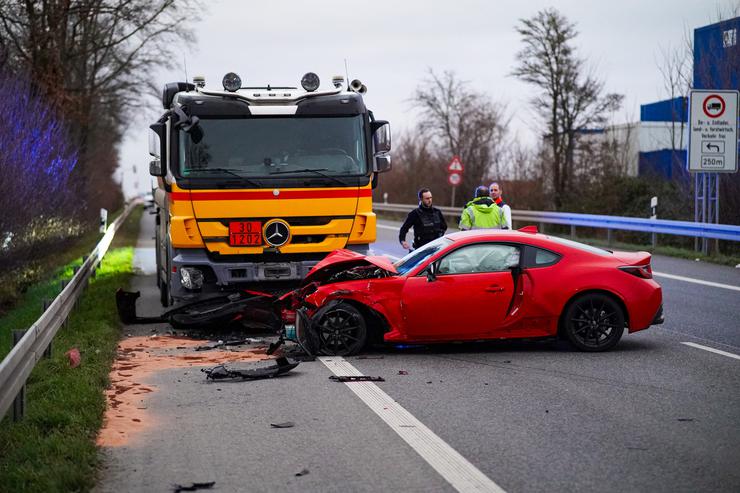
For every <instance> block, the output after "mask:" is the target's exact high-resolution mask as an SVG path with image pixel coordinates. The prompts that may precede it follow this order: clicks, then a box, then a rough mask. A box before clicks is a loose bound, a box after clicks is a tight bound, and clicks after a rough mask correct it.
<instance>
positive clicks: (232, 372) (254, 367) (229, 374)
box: [200, 357, 299, 380]
mask: <svg viewBox="0 0 740 493" xmlns="http://www.w3.org/2000/svg"><path fill="white" fill-rule="evenodd" d="M298 364H299V362H298V361H290V360H289V359H288V358H285V357H280V358H277V359H276V360H275V364H273V365H270V366H260V364H259V363H241V364H239V363H224V364H221V365H218V366H214V367H213V368H203V369H201V370H200V371H202V372H204V373H205V374H206V379H208V380H223V379H226V378H231V379H239V378H240V379H242V380H257V379H261V378H273V377H277V376H280V375H283V374H285V373H287V372H289V371H290V370H292V369H293V368H295V367H296V366H298Z"/></svg>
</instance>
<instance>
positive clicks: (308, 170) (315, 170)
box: [270, 168, 347, 187]
mask: <svg viewBox="0 0 740 493" xmlns="http://www.w3.org/2000/svg"><path fill="white" fill-rule="evenodd" d="M322 171H329V168H300V169H293V170H283V171H271V172H270V174H271V175H286V174H291V173H315V174H317V175H319V176H323V177H324V178H329V179H330V180H334V181H335V182H337V183H339V184H340V185H342V186H345V187H346V186H347V184H346V183H345V182H343V181H342V180H340V179H339V178H337V177H335V176H331V175H327V174H326V173H322Z"/></svg>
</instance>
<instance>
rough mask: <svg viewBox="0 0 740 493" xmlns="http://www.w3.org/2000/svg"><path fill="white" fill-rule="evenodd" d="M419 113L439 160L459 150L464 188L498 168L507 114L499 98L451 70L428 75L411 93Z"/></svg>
mask: <svg viewBox="0 0 740 493" xmlns="http://www.w3.org/2000/svg"><path fill="white" fill-rule="evenodd" d="M411 101H412V103H413V105H414V106H415V107H416V108H417V109H419V111H420V113H421V123H420V125H419V127H420V129H421V131H422V133H423V134H424V135H427V136H428V137H429V138H430V140H431V141H432V143H433V146H434V147H433V149H434V150H435V151H436V152H437V153H438V154H439V155H440V157H441V158H442V160H443V162H448V161H449V160H450V159H451V158H452V156H459V157H460V159H461V160H462V162H463V164H464V166H465V172H464V173H463V183H462V188H463V190H472V189H473V188H474V187H475V186H476V185H480V184H481V183H482V182H483V180H484V179H486V178H487V177H488V176H489V175H490V174H491V173H493V174H495V175H498V174H499V173H500V172H501V162H502V159H503V156H504V149H505V147H506V136H507V133H508V126H509V119H508V117H507V116H506V115H505V108H504V106H503V105H501V104H500V103H495V102H493V101H491V100H490V99H489V98H488V97H487V96H485V95H483V94H480V93H478V92H475V91H473V90H471V89H470V88H469V87H468V84H467V82H465V81H461V80H459V79H458V78H457V77H456V75H455V74H454V72H449V71H446V72H444V73H443V74H442V75H441V76H438V75H437V74H435V73H434V71H432V70H431V69H430V70H429V77H428V78H427V79H426V80H425V81H424V82H423V83H422V84H421V85H420V86H419V87H418V88H417V89H416V92H415V93H414V96H413V97H412V98H411Z"/></svg>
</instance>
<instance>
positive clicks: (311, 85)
mask: <svg viewBox="0 0 740 493" xmlns="http://www.w3.org/2000/svg"><path fill="white" fill-rule="evenodd" d="M320 83H321V81H320V79H319V76H318V75H316V74H315V73H313V72H308V73H306V75H304V76H303V78H302V79H301V87H303V89H305V90H306V92H314V91H315V90H316V89H318V88H319V84H320Z"/></svg>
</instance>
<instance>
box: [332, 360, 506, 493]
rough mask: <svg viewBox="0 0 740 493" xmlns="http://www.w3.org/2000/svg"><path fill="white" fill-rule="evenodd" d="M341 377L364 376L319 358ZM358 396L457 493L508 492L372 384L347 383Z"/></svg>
mask: <svg viewBox="0 0 740 493" xmlns="http://www.w3.org/2000/svg"><path fill="white" fill-rule="evenodd" d="M319 360H321V362H322V363H324V365H326V367H327V368H329V370H331V371H332V372H333V373H334V374H335V375H337V376H343V375H347V376H361V375H362V373H361V372H360V371H359V370H358V369H357V368H355V367H354V366H352V365H351V364H350V363H349V362H348V361H347V360H345V359H344V358H341V357H338V356H325V357H321V358H319ZM345 385H347V386H348V387H349V388H350V390H351V391H352V392H354V393H355V395H356V396H357V397H359V398H360V400H362V402H364V403H365V404H366V405H367V406H368V407H369V408H370V409H372V410H373V412H375V414H377V415H378V416H380V419H382V420H383V421H385V423H386V424H387V425H388V426H390V428H391V429H392V430H393V431H395V432H396V433H397V434H398V435H399V436H400V437H401V438H402V439H403V440H404V441H405V442H406V443H407V444H409V446H410V447H411V448H413V449H414V450H415V451H416V453H418V454H419V455H420V456H421V458H422V459H424V460H425V461H427V463H428V464H429V465H430V466H432V468H434V470H435V471H437V472H438V473H439V474H440V475H441V476H442V477H443V478H444V479H445V480H446V481H447V482H448V483H450V485H451V486H452V487H453V488H455V489H456V490H457V491H464V492H468V491H486V492H498V493H503V492H504V490H503V489H502V488H501V487H500V486H499V485H497V484H496V483H494V482H493V481H492V480H491V479H490V478H489V477H488V476H486V475H485V474H483V473H482V472H481V471H480V470H479V469H478V468H477V467H475V466H474V465H473V464H471V463H470V462H468V460H467V459H465V457H463V456H462V455H460V453H459V452H457V451H456V450H455V449H453V448H452V447H450V445H448V444H447V442H445V441H444V440H442V439H441V438H440V437H438V436H437V435H436V434H435V433H434V432H433V431H432V430H430V429H429V428H427V427H426V426H425V425H424V423H422V422H421V421H419V420H418V419H416V418H415V417H414V416H413V415H412V414H411V413H410V412H408V411H407V410H406V409H404V408H403V407H402V406H401V405H400V404H399V403H397V402H396V401H394V400H393V399H392V398H391V397H390V396H389V395H388V394H386V393H385V392H383V391H382V390H380V388H379V387H378V386H377V385H375V384H374V383H372V382H347V383H346V384H345Z"/></svg>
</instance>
